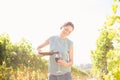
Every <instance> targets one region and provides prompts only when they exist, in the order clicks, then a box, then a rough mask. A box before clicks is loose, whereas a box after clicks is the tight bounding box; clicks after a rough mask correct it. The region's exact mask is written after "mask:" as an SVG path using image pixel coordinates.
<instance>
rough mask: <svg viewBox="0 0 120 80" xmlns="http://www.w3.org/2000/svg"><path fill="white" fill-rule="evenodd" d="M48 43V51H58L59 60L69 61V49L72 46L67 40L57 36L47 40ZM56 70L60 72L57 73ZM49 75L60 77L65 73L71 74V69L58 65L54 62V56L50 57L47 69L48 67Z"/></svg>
mask: <svg viewBox="0 0 120 80" xmlns="http://www.w3.org/2000/svg"><path fill="white" fill-rule="evenodd" d="M49 42H50V50H51V51H58V52H59V54H60V55H61V59H63V60H65V61H69V49H70V47H71V46H72V45H73V42H72V41H71V40H69V39H68V38H65V39H62V38H60V37H59V36H52V37H50V38H49ZM58 69H59V70H60V71H61V72H60V73H58V72H57V71H58ZM48 71H49V74H53V75H61V74H65V73H67V72H71V67H64V66H60V65H58V63H57V62H56V61H55V54H54V55H52V56H50V58H49V67H48Z"/></svg>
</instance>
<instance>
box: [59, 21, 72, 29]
mask: <svg viewBox="0 0 120 80" xmlns="http://www.w3.org/2000/svg"><path fill="white" fill-rule="evenodd" d="M65 26H71V27H72V28H73V30H74V24H73V23H72V22H66V23H64V24H63V26H62V27H65ZM62 27H61V28H60V29H62Z"/></svg>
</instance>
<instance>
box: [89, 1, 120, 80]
mask: <svg viewBox="0 0 120 80" xmlns="http://www.w3.org/2000/svg"><path fill="white" fill-rule="evenodd" d="M114 1H115V3H114V4H113V5H112V11H113V15H110V16H107V18H106V21H105V23H104V25H103V27H102V28H101V29H100V36H99V37H98V39H97V41H96V50H92V51H91V58H92V62H93V74H94V76H96V78H97V79H98V80H99V79H100V80H101V79H102V80H119V79H120V77H119V76H120V61H119V58H120V15H118V14H117V8H118V7H119V3H120V2H119V1H117V0H114ZM116 63H117V64H116Z"/></svg>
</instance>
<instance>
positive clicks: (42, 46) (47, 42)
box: [37, 39, 49, 57]
mask: <svg viewBox="0 0 120 80" xmlns="http://www.w3.org/2000/svg"><path fill="white" fill-rule="evenodd" d="M48 44H49V39H47V40H46V41H45V42H43V43H42V44H41V45H39V46H38V47H37V51H38V52H39V51H40V50H41V49H42V48H44V47H45V46H47V45H48ZM38 56H40V57H43V56H44V55H41V54H38Z"/></svg>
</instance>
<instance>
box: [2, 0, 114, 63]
mask: <svg viewBox="0 0 120 80" xmlns="http://www.w3.org/2000/svg"><path fill="white" fill-rule="evenodd" d="M111 4H112V0H0V34H1V33H8V34H9V35H10V38H11V40H12V41H13V42H18V41H20V39H22V38H26V39H27V40H29V41H30V42H31V43H32V45H33V47H34V48H37V46H38V45H39V44H41V43H42V42H44V40H46V39H47V38H49V37H50V36H52V35H57V34H59V32H60V27H61V26H62V25H63V24H64V23H65V22H67V21H71V22H73V24H74V25H75V29H74V31H73V32H72V33H71V34H70V36H68V38H70V39H71V40H72V41H73V42H74V64H75V65H79V64H87V63H92V61H91V58H90V55H91V53H90V52H91V50H94V49H95V47H96V39H97V38H98V36H99V31H98V29H100V28H101V26H102V25H103V23H104V21H105V19H106V16H107V15H109V14H110V13H111Z"/></svg>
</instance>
